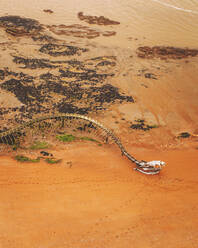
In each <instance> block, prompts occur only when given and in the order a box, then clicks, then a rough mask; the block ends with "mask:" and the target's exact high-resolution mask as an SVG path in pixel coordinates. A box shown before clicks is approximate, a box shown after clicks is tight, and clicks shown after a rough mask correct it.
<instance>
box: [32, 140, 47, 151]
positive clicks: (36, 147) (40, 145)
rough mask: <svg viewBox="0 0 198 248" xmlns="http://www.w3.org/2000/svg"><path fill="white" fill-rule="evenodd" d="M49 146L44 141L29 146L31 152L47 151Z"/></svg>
mask: <svg viewBox="0 0 198 248" xmlns="http://www.w3.org/2000/svg"><path fill="white" fill-rule="evenodd" d="M49 146H50V145H49V144H48V143H47V142H45V141H36V142H34V144H33V145H31V146H30V149H32V150H39V149H47V148H49Z"/></svg>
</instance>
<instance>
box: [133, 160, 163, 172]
mask: <svg viewBox="0 0 198 248" xmlns="http://www.w3.org/2000/svg"><path fill="white" fill-rule="evenodd" d="M165 165H166V163H165V162H164V161H160V160H153V161H149V162H146V161H141V162H140V163H139V164H137V166H138V167H137V168H135V169H134V170H137V171H139V172H141V173H143V174H147V175H155V174H158V173H159V172H160V171H161V169H162V167H164V166H165Z"/></svg>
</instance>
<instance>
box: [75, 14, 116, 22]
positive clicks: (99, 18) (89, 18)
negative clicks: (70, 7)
mask: <svg viewBox="0 0 198 248" xmlns="http://www.w3.org/2000/svg"><path fill="white" fill-rule="evenodd" d="M78 18H79V19H80V20H81V21H84V22H87V23H89V24H97V25H119V24H120V22H117V21H113V20H110V19H108V18H106V17H104V16H89V15H84V14H83V12H79V13H78Z"/></svg>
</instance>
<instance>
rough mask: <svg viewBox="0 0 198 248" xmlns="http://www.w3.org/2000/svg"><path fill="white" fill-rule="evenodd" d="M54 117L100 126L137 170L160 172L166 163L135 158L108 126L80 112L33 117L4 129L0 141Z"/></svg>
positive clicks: (0, 134)
mask: <svg viewBox="0 0 198 248" xmlns="http://www.w3.org/2000/svg"><path fill="white" fill-rule="evenodd" d="M52 119H60V120H64V119H80V120H85V121H88V122H90V123H91V124H95V125H96V126H97V127H98V128H100V129H101V130H102V131H104V132H105V133H106V134H107V137H110V138H111V139H112V140H113V141H114V142H115V144H116V145H117V146H118V147H119V149H120V151H121V153H122V155H124V156H126V157H127V158H128V159H129V160H130V161H132V162H133V163H135V164H136V166H137V168H135V170H137V171H140V172H142V173H144V174H151V175H154V174H158V173H159V172H160V170H161V168H162V166H164V165H165V163H164V162H163V161H150V162H146V161H143V160H141V161H140V160H137V159H136V158H134V157H133V156H132V155H131V154H129V153H128V152H127V151H126V149H125V147H124V146H123V145H122V143H121V141H120V139H119V138H118V137H117V136H116V135H115V134H114V133H113V132H112V131H111V130H109V129H108V128H106V127H105V126H104V125H103V124H101V123H100V122H98V121H96V120H94V119H92V118H90V117H88V116H84V115H80V114H70V113H67V114H57V115H49V116H42V117H39V118H36V119H33V120H31V121H28V122H26V123H24V124H21V125H20V126H18V127H16V128H13V129H10V130H8V131H4V132H2V133H0V142H1V143H5V144H7V143H9V142H7V141H8V140H7V139H8V138H9V139H10V137H13V134H17V133H20V132H21V130H23V129H25V128H27V127H31V126H32V125H33V124H35V123H39V122H41V121H45V120H52Z"/></svg>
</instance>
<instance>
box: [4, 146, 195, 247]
mask: <svg viewBox="0 0 198 248" xmlns="http://www.w3.org/2000/svg"><path fill="white" fill-rule="evenodd" d="M55 154H56V156H58V155H59V156H60V157H61V158H63V161H62V163H61V164H59V165H46V163H42V162H40V163H38V164H22V163H16V162H15V161H14V160H12V159H11V158H9V157H5V156H4V157H1V167H0V182H1V187H0V195H1V225H0V233H1V239H0V240H1V246H2V247H5V248H11V247H25V248H32V247H54V246H55V247H79V248H80V247H107V248H109V247H115V248H117V247H120V248H121V247H123V246H125V247H130V246H131V243H133V247H135V248H136V247H137V248H139V247H152V248H153V247H161V248H166V247H170V248H171V247H172V248H175V247H192V248H195V247H196V245H197V242H198V234H197V229H198V223H197V221H196V220H197V218H198V200H197V193H198V181H197V173H198V167H197V160H198V153H197V151H195V150H192V149H189V150H188V151H186V150H172V151H164V152H159V153H158V156H159V157H160V158H161V159H163V160H165V161H166V162H167V163H168V166H167V168H165V169H164V170H163V171H162V173H161V174H160V175H158V176H146V175H142V174H139V173H137V172H135V171H134V170H133V169H132V168H133V164H131V163H130V162H129V161H128V160H126V159H124V158H123V157H122V156H121V155H120V154H119V153H118V152H117V151H116V150H114V149H113V148H112V147H106V148H105V149H104V148H102V147H100V148H97V149H96V146H95V147H94V146H93V145H89V144H86V145H82V144H81V145H77V144H76V145H72V146H71V147H70V149H69V150H67V151H65V150H62V151H60V150H57V151H56V153H55ZM133 154H134V155H135V156H136V157H142V156H144V157H145V159H151V158H153V157H156V151H152V150H148V149H144V148H143V147H141V148H139V149H138V148H134V149H133ZM93 155H94V156H93ZM67 161H72V167H68V165H67V163H66V162H67Z"/></svg>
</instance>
